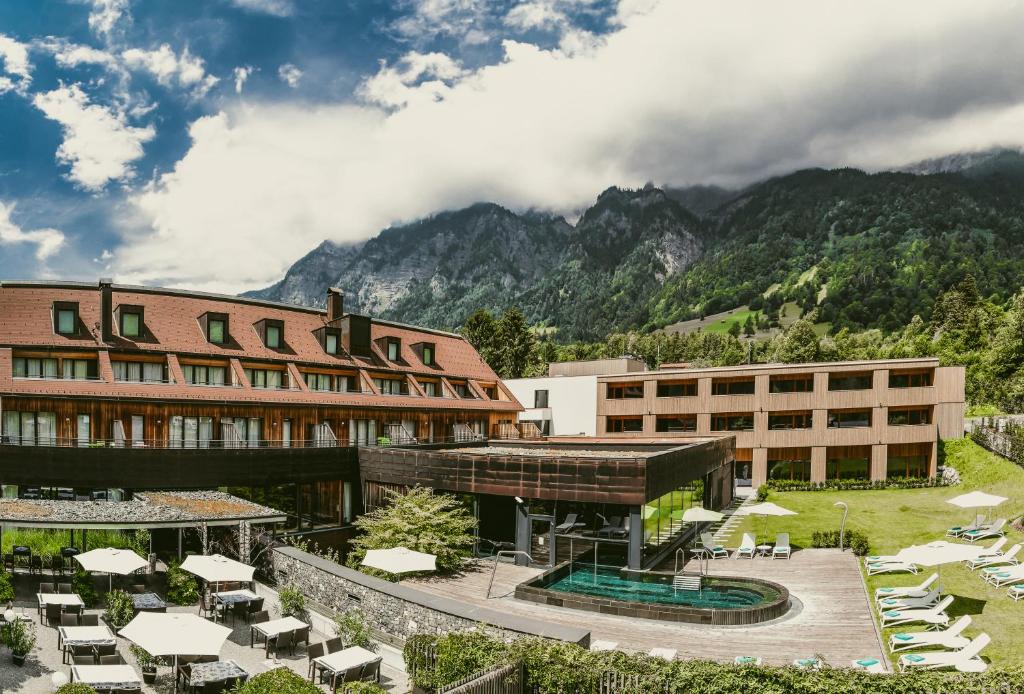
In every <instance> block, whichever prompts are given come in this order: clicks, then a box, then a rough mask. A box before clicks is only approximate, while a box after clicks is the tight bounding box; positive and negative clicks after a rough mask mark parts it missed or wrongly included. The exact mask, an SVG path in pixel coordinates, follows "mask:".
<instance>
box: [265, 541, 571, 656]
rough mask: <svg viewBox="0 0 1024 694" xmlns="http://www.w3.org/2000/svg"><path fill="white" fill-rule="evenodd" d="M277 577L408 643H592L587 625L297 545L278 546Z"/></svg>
mask: <svg viewBox="0 0 1024 694" xmlns="http://www.w3.org/2000/svg"><path fill="white" fill-rule="evenodd" d="M273 566H274V578H275V580H276V581H277V583H278V585H279V586H283V585H292V586H295V587H296V588H298V589H299V590H301V591H302V592H303V594H305V595H306V597H307V598H308V599H310V600H312V601H314V602H317V603H319V604H321V605H323V606H324V607H326V608H328V609H330V610H333V611H335V612H337V613H342V612H347V611H349V610H351V609H358V610H359V611H360V612H361V613H362V614H363V617H364V618H365V619H366V621H367V623H368V624H369V626H370V627H371V628H372V629H373V630H374V631H376V632H378V633H381V634H384V635H387V636H389V637H391V638H390V639H389V640H395V641H399V642H402V641H404V640H405V639H407V638H408V637H410V636H413V635H414V634H446V633H449V632H452V631H468V630H471V629H481V628H482V629H484V630H485V631H487V632H489V633H491V634H492V635H494V636H498V637H499V638H515V637H517V636H540V637H544V638H549V639H555V640H559V641H569V642H572V643H578V644H580V645H581V646H583V647H585V648H586V647H589V645H590V632H589V631H587V630H586V629H578V628H575V627H567V626H562V625H559V624H550V623H548V622H542V621H540V620H535V619H529V618H525V617H517V616H514V615H508V614H504V613H502V612H499V611H498V610H491V609H488V608H483V607H476V606H473V605H469V604H466V603H461V602H458V601H457V600H451V599H449V598H444V597H440V596H437V595H432V594H430V593H425V592H423V591H420V590H416V589H415V588H409V587H407V586H404V585H401V584H398V583H389V582H388V581H384V580H381V579H379V578H374V577H373V576H367V575H366V574H363V573H360V572H359V571H355V570H353V569H349V568H347V567H344V566H340V565H339V564H336V563H334V562H331V561H327V560H326V559H323V558H321V557H318V556H316V555H314V554H310V553H309V552H303V551H302V550H299V549H296V548H295V547H276V548H274V550H273Z"/></svg>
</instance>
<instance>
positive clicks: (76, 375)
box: [61, 359, 97, 381]
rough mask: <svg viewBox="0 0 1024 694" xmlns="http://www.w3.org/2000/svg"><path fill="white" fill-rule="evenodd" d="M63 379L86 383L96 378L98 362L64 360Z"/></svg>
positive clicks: (62, 366) (62, 365)
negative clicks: (85, 381)
mask: <svg viewBox="0 0 1024 694" xmlns="http://www.w3.org/2000/svg"><path fill="white" fill-rule="evenodd" d="M61 369H62V371H61V377H62V378H66V379H68V380H75V381H84V380H88V379H91V378H96V371H97V367H96V360H94V359H64V360H63V362H62V363H61Z"/></svg>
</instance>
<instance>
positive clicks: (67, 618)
mask: <svg viewBox="0 0 1024 694" xmlns="http://www.w3.org/2000/svg"><path fill="white" fill-rule="evenodd" d="M60 625H61V626H62V627H77V626H78V615H77V614H75V613H74V612H61V615H60Z"/></svg>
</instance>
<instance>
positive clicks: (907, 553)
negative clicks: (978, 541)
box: [896, 540, 986, 566]
mask: <svg viewBox="0 0 1024 694" xmlns="http://www.w3.org/2000/svg"><path fill="white" fill-rule="evenodd" d="M985 551H986V548H985V547H980V546H978V545H965V544H963V543H960V542H946V541H945V540H938V541H936V542H929V543H928V544H926V545H913V546H911V547H906V548H904V549H901V550H900V551H899V552H897V553H896V559H898V560H899V561H905V562H907V563H908V564H919V565H921V566H941V565H943V564H955V563H958V562H961V561H966V560H968V559H977V558H978V557H979V556H980V555H981V554H982V553H984V552H985Z"/></svg>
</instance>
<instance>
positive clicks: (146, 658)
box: [128, 643, 167, 670]
mask: <svg viewBox="0 0 1024 694" xmlns="http://www.w3.org/2000/svg"><path fill="white" fill-rule="evenodd" d="M128 650H129V651H131V652H132V655H134V656H135V660H137V661H138V662H139V667H140V668H142V669H143V670H145V669H147V668H155V667H156V666H157V665H165V664H166V663H167V660H166V659H165V658H164V657H163V656H159V657H158V656H155V655H153V654H151V653H150V652H149V651H147V650H146V649H145V648H142V647H141V646H137V645H135V644H134V643H133V644H132V645H131V646H128Z"/></svg>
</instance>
